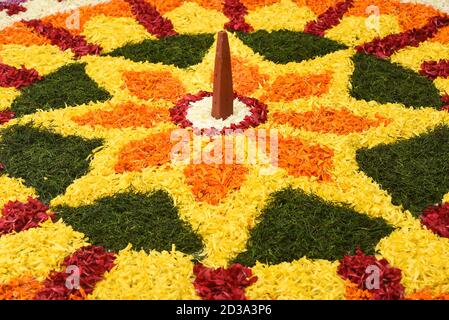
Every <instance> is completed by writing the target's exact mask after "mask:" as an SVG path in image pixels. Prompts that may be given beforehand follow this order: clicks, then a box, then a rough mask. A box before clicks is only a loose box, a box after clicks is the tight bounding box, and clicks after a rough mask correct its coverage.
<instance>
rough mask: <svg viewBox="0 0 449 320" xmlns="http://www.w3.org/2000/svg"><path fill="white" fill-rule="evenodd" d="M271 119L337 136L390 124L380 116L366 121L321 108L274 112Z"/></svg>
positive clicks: (342, 110) (346, 111) (349, 114)
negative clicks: (305, 110) (301, 111)
mask: <svg viewBox="0 0 449 320" xmlns="http://www.w3.org/2000/svg"><path fill="white" fill-rule="evenodd" d="M271 117H272V119H273V122H274V123H278V124H289V125H291V126H292V127H295V128H298V129H305V130H309V131H314V132H324V133H335V134H339V135H345V134H349V133H351V132H363V131H365V130H368V129H369V128H371V127H377V126H380V125H382V124H383V125H388V124H389V123H390V122H391V120H390V119H386V118H384V117H382V116H380V115H376V119H367V118H364V117H359V116H356V115H354V114H353V113H351V112H350V111H349V110H347V109H341V110H334V109H327V108H323V107H321V108H319V109H318V110H316V111H308V112H304V113H298V112H274V113H273V114H272V115H271Z"/></svg>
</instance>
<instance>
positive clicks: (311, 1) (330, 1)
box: [295, 0, 342, 15]
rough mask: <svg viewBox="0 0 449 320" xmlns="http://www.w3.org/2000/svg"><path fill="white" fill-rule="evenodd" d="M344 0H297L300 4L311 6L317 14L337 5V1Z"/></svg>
mask: <svg viewBox="0 0 449 320" xmlns="http://www.w3.org/2000/svg"><path fill="white" fill-rule="evenodd" d="M341 1H342V0H319V1H317V0H295V2H296V4H297V5H298V6H301V7H303V6H307V7H309V8H310V9H311V10H312V11H313V12H314V13H315V14H316V15H320V14H322V13H323V12H324V11H326V10H327V9H329V8H330V7H333V6H335V4H336V3H337V2H341Z"/></svg>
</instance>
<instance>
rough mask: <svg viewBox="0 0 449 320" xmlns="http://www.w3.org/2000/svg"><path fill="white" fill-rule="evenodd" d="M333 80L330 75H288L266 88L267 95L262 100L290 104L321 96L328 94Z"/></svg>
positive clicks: (278, 78)
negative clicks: (297, 100) (298, 100)
mask: <svg viewBox="0 0 449 320" xmlns="http://www.w3.org/2000/svg"><path fill="white" fill-rule="evenodd" d="M331 80H332V75H331V74H330V73H321V74H312V75H307V76H300V75H298V74H296V73H288V74H285V75H282V76H279V77H277V78H276V80H275V81H274V82H273V83H272V84H271V85H270V86H268V87H267V88H265V90H266V92H267V93H266V94H265V95H264V96H262V97H261V100H268V101H273V102H280V101H284V102H288V101H293V100H296V99H300V98H305V97H310V96H321V95H322V94H325V93H326V92H328V90H329V85H330V82H331Z"/></svg>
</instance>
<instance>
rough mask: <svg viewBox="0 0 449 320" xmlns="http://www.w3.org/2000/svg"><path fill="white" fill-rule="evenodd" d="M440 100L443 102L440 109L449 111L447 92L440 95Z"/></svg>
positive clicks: (448, 95)
mask: <svg viewBox="0 0 449 320" xmlns="http://www.w3.org/2000/svg"><path fill="white" fill-rule="evenodd" d="M441 102H443V103H445V104H446V105H444V106H443V107H441V108H440V110H444V111H449V94H447V93H446V94H445V95H444V96H442V97H441Z"/></svg>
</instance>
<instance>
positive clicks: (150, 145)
mask: <svg viewBox="0 0 449 320" xmlns="http://www.w3.org/2000/svg"><path fill="white" fill-rule="evenodd" d="M171 149H172V143H171V141H170V132H162V133H157V134H153V135H151V136H149V137H147V138H145V139H143V140H138V141H132V142H130V143H128V144H127V145H125V146H124V147H123V148H122V150H121V151H120V152H119V155H118V161H117V164H116V165H115V172H117V173H123V172H126V171H142V170H143V169H144V168H147V167H152V166H161V165H163V164H166V163H168V162H169V161H170V160H171V158H170V152H171Z"/></svg>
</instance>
